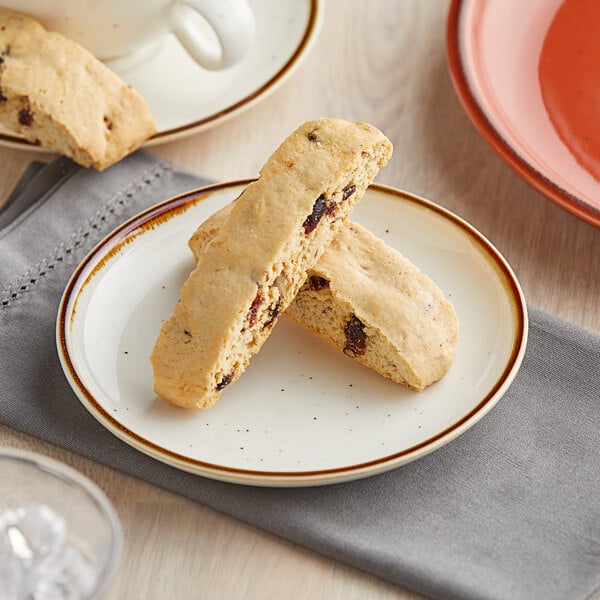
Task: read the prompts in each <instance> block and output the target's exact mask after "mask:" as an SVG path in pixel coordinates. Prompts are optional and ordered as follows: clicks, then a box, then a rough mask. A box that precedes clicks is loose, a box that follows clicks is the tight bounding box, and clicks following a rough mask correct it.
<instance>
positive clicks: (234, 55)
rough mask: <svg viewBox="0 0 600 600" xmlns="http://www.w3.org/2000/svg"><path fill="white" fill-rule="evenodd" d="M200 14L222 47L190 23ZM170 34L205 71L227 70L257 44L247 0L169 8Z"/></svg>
mask: <svg viewBox="0 0 600 600" xmlns="http://www.w3.org/2000/svg"><path fill="white" fill-rule="evenodd" d="M190 9H193V10H195V11H197V12H198V13H199V14H200V15H201V16H202V17H203V18H204V19H205V20H206V21H207V22H208V23H209V24H210V25H211V27H212V28H213V30H214V32H215V34H216V36H217V38H218V40H219V44H216V43H214V42H213V41H211V40H209V39H207V36H206V32H204V31H202V30H201V28H199V27H197V26H196V24H195V23H194V22H193V19H190ZM168 20H169V24H170V26H171V31H172V32H173V33H174V34H175V35H176V36H177V38H178V39H179V41H180V42H181V44H182V45H183V47H184V48H185V49H186V50H187V52H188V53H189V54H190V55H191V56H192V58H194V60H195V61H196V62H197V63H198V64H200V65H202V66H203V67H205V68H206V69H211V70H215V69H224V68H226V67H229V66H231V65H233V64H235V63H237V62H239V61H240V60H241V59H242V58H243V57H244V56H245V55H246V53H247V52H248V50H249V48H250V45H251V44H252V41H253V40H254V29H255V24H254V15H253V13H252V9H251V8H250V6H248V4H247V3H246V0H218V2H216V1H215V0H176V2H174V3H173V4H171V5H170V7H169V11H168Z"/></svg>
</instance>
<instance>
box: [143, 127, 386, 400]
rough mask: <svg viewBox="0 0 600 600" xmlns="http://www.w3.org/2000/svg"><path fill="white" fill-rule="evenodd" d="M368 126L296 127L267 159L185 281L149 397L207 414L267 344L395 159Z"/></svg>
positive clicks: (159, 349)
mask: <svg viewBox="0 0 600 600" xmlns="http://www.w3.org/2000/svg"><path fill="white" fill-rule="evenodd" d="M391 151H392V148H391V144H390V142H389V140H387V138H386V137H385V136H384V135H383V134H382V133H381V132H380V131H379V130H377V129H376V128H374V127H372V126H371V125H368V124H365V123H358V124H354V123H348V122H347V121H342V120H338V119H321V120H318V121H311V122H308V123H305V124H304V125H302V126H301V127H300V128H299V129H297V130H296V131H295V132H294V133H292V134H291V135H290V136H289V137H288V138H287V139H286V140H285V141H284V142H283V144H282V145H281V146H280V147H279V148H278V149H277V150H276V151H275V152H274V153H273V154H272V156H271V157H270V158H269V160H268V161H267V163H266V164H265V165H264V166H263V168H262V169H261V172H260V177H259V178H258V180H257V181H255V182H253V183H251V184H250V185H249V186H248V187H247V188H246V189H245V190H244V192H243V193H242V195H241V196H240V197H239V198H238V199H237V200H236V201H235V203H234V205H233V207H232V209H231V214H230V216H229V218H228V220H227V222H226V223H225V224H224V226H223V227H222V228H221V229H220V231H219V232H218V233H217V235H216V236H215V238H214V239H213V240H212V241H211V243H210V244H208V245H207V246H206V248H205V249H204V252H203V253H202V256H201V257H200V260H199V261H198V264H197V267H196V269H195V270H194V271H193V272H192V273H191V275H190V276H189V278H188V279H187V281H186V282H185V284H184V286H183V288H182V291H181V296H180V300H179V302H178V303H177V305H176V306H175V309H174V312H173V316H172V317H171V318H170V319H169V320H168V321H167V322H166V323H165V324H164V325H163V327H162V330H161V333H160V335H159V338H158V340H157V343H156V345H155V348H154V351H153V354H152V364H153V368H154V381H155V390H156V391H157V393H158V394H159V395H161V396H162V397H164V398H165V399H166V400H168V401H169V402H171V403H173V404H177V405H180V406H186V407H207V406H210V405H212V404H213V403H214V402H215V401H216V400H217V398H218V396H219V393H220V391H221V390H222V389H223V388H224V387H225V386H226V385H229V384H230V383H232V382H233V381H235V380H236V379H237V378H238V377H239V376H240V375H241V374H242V372H243V371H244V369H245V368H246V366H247V364H248V361H249V360H250V357H251V356H252V355H253V354H254V353H256V352H257V351H258V350H259V348H260V347H261V346H262V344H263V343H264V341H265V340H266V339H267V337H268V335H269V333H270V331H271V329H272V327H273V325H274V324H275V322H276V320H277V317H278V315H279V314H280V313H281V312H282V311H283V310H285V309H286V308H287V306H288V305H289V303H290V302H291V301H292V299H293V298H294V296H295V295H296V293H297V292H298V290H299V289H300V287H301V285H302V283H303V282H304V279H305V277H306V270H307V269H309V268H310V267H312V266H313V265H314V264H315V262H316V261H317V260H318V259H319V258H320V256H321V255H322V254H323V251H324V250H325V248H326V247H327V246H328V245H329V244H330V242H331V240H332V239H333V237H334V235H335V234H336V233H337V231H339V229H340V227H341V226H342V223H343V220H344V219H345V218H346V217H347V216H348V214H350V212H351V210H352V208H353V206H354V204H355V203H356V202H357V201H358V200H359V198H360V197H361V196H362V195H363V194H364V192H365V190H366V188H367V187H368V185H369V184H370V183H371V181H372V179H373V177H374V176H375V174H376V173H377V172H378V170H379V168H380V167H382V166H383V165H384V164H385V163H386V162H387V160H388V159H389V157H390V155H391Z"/></svg>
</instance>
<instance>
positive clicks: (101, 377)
mask: <svg viewBox="0 0 600 600" xmlns="http://www.w3.org/2000/svg"><path fill="white" fill-rule="evenodd" d="M247 183H248V182H232V183H225V184H219V185H215V186H210V187H208V188H203V189H202V190H199V191H197V192H193V193H190V194H187V195H184V196H179V197H177V198H174V199H171V200H168V201H166V202H164V203H162V204H160V205H158V206H156V207H154V208H151V209H149V210H147V211H145V212H143V213H142V214H140V215H139V216H137V217H134V218H133V219H131V220H130V221H128V222H127V223H126V224H124V225H123V226H121V227H120V228H118V229H117V230H115V231H114V232H113V233H112V234H110V235H109V236H108V237H107V238H106V239H105V240H104V241H103V242H101V243H100V244H99V245H98V246H97V247H96V249H95V250H93V251H92V252H91V253H90V254H89V255H88V257H87V258H86V259H85V260H84V261H83V262H82V263H81V265H80V266H79V267H78V269H77V270H76V272H75V273H74V275H73V277H72V279H71V281H70V283H69V284H68V286H67V288H66V290H65V293H64V296H63V299H62V302H61V306H60V310H59V315H58V322H57V342H58V350H59V355H60V359H61V362H62V365H63V368H64V370H65V373H66V376H67V378H68V379H69V381H70V383H71V385H72V386H73V389H74V390H75V392H76V394H77V395H78V397H79V398H80V400H81V401H82V402H83V404H84V406H85V407H86V408H87V409H88V410H89V411H90V412H91V413H92V414H93V415H94V416H95V417H96V419H98V420H99V421H100V423H102V424H103V425H104V426H105V427H107V428H108V429H109V430H110V431H111V432H113V433H114V434H115V435H116V436H118V437H119V438H121V439H122V440H124V441H125V442H127V443H128V444H131V445H132V446H133V447H135V448H137V449H139V450H140V451H142V452H144V453H146V454H148V455H150V456H153V457H154V458H156V459H158V460H160V461H163V462H165V463H168V464H170V465H173V466H175V467H178V468H180V469H183V470H186V471H190V472H192V473H197V474H200V475H205V476H208V477H213V478H216V479H221V480H225V481H233V482H237V483H246V484H254V485H273V486H276V485H279V486H295V485H317V484H325V483H333V482H338V481H343V480H348V479H353V478H357V477H363V476H367V475H373V474H375V473H378V472H382V471H385V470H387V469H390V468H393V467H397V466H399V465H401V464H403V463H406V462H408V461H411V460H414V459H416V458H419V457H421V456H423V455H425V454H427V453H428V452H431V451H432V450H435V449H436V448H438V447H440V446H441V445H443V444H445V443H447V442H449V441H450V440H452V439H453V438H455V437H456V436H458V435H459V434H460V433H462V432H464V431H465V430H466V429H467V428H469V427H470V426H471V425H473V424H474V423H475V422H476V421H478V420H479V419H480V418H481V417H482V416H483V415H484V414H485V413H486V412H487V411H488V410H490V409H491V408H492V406H493V405H494V404H495V402H496V401H497V400H498V399H499V398H500V397H501V395H502V394H503V393H504V391H505V390H506V389H507V387H508V385H509V384H510V382H511V381H512V379H513V378H514V376H515V375H516V373H517V370H518V368H519V366H520V364H521V361H522V358H523V354H524V351H525V345H526V339H527V314H526V307H525V302H524V299H523V295H522V292H521V290H520V287H519V284H518V282H517V280H516V278H515V276H514V274H513V273H512V271H511V269H510V267H509V266H508V264H507V263H506V262H505V260H504V259H503V258H502V257H501V256H500V254H499V253H498V251H497V250H496V249H495V248H494V247H493V246H492V245H491V244H490V242H489V241H487V240H486V239H485V238H484V237H483V236H482V235H481V234H480V233H478V232H477V231H476V230H475V229H473V228H472V227H471V226H470V225H468V224H467V223H465V222H464V221H463V220H461V219H460V218H459V217H457V216H455V215H453V214H452V213H450V212H448V211H446V210H445V209H443V208H441V207H439V206H437V205H435V204H433V203H431V202H428V201H426V200H424V199H421V198H417V197H415V196H411V195H410V194H407V193H404V192H401V191H398V190H394V189H391V188H386V187H382V186H373V187H371V188H370V189H369V191H368V192H367V194H366V196H365V197H364V198H363V200H361V202H360V204H359V205H358V207H357V208H356V209H355V211H354V216H353V218H354V219H355V220H356V221H358V222H360V223H362V224H363V225H365V226H366V227H368V228H369V229H370V230H371V231H373V232H374V233H375V234H376V235H378V236H380V237H381V238H382V239H383V240H385V241H386V242H387V243H388V244H389V245H391V246H393V247H396V248H397V249H398V250H400V251H401V252H402V253H403V254H404V255H405V256H406V257H408V258H409V259H410V260H412V261H413V262H414V263H415V264H416V265H417V266H419V267H420V268H421V269H422V270H423V271H424V272H425V273H427V274H428V275H429V276H430V277H432V279H433V280H434V281H436V283H437V284H438V285H439V286H440V287H441V288H442V289H443V290H444V292H445V293H446V295H447V296H448V298H449V299H450V300H451V301H452V302H453V303H454V305H455V307H456V310H457V313H458V317H459V319H460V323H461V338H460V341H459V343H458V348H457V356H456V360H455V362H454V364H453V366H452V367H451V369H450V371H449V372H448V374H447V375H446V377H445V378H444V379H443V380H442V381H440V382H438V383H436V384H434V385H432V386H431V387H429V388H427V389H426V390H425V391H423V392H421V393H416V392H412V391H410V390H408V389H406V388H404V387H402V386H400V385H398V384H395V383H392V382H391V381H389V380H387V379H384V378H383V377H381V376H379V375H377V374H376V373H374V372H372V371H370V370H369V369H367V368H365V367H363V366H361V365H359V364H358V363H355V362H354V361H352V360H351V359H349V358H347V357H346V356H344V355H343V354H342V353H341V352H339V351H337V350H335V349H334V348H333V347H331V346H329V345H328V344H326V343H325V342H323V341H321V340H320V339H319V338H317V337H315V336H314V335H312V334H310V333H309V332H307V331H305V330H304V329H303V328H302V327H300V326H299V325H297V324H295V323H293V322H291V321H289V320H288V319H286V318H285V317H282V318H281V319H280V320H279V322H278V324H277V326H276V327H275V329H274V331H273V334H272V335H271V336H270V338H269V339H268V341H267V342H266V344H265V345H264V346H263V348H262V350H261V351H260V352H259V353H258V354H257V355H256V356H255V357H254V358H253V359H252V361H251V363H250V366H249V368H248V369H247V371H246V372H245V373H244V375H243V376H242V377H241V378H240V380H239V381H237V382H236V383H235V384H234V385H232V386H231V387H229V388H227V389H226V390H224V392H223V393H222V395H221V398H220V400H219V401H218V402H217V404H216V405H215V406H214V407H212V408H210V409H207V410H185V409H181V408H175V407H173V406H170V405H168V404H167V403H166V402H164V401H163V400H161V399H159V398H158V397H157V396H156V395H155V394H154V392H153V389H152V385H153V382H152V369H151V365H150V361H149V356H150V353H151V351H152V347H153V345H154V342H155V340H156V337H157V335H158V331H159V329H160V325H161V322H162V320H163V319H166V318H168V317H169V316H170V314H171V312H172V308H173V305H174V304H175V302H176V301H177V298H178V296H179V290H180V287H181V285H182V283H183V281H184V280H185V278H186V277H187V275H188V273H189V271H190V270H191V269H192V267H193V260H192V257H191V253H190V251H189V250H188V248H187V239H188V238H189V236H190V235H191V233H192V232H193V231H194V229H195V228H196V227H197V226H198V225H199V224H200V223H201V222H202V221H203V220H204V219H205V218H207V217H208V216H209V215H210V214H212V213H213V212H214V211H215V210H217V209H218V208H220V207H221V206H223V205H225V204H226V203H228V202H230V201H231V200H233V199H234V198H236V197H237V196H238V195H239V193H240V192H241V191H242V189H243V187H244V186H245V185H246V184H247Z"/></svg>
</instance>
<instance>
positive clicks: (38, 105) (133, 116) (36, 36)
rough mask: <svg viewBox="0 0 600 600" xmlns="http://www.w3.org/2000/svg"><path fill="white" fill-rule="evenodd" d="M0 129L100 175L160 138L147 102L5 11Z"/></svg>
mask: <svg viewBox="0 0 600 600" xmlns="http://www.w3.org/2000/svg"><path fill="white" fill-rule="evenodd" d="M0 124H2V125H3V126H4V127H6V128H7V129H9V130H11V131H14V132H16V133H19V134H21V135H22V136H23V137H25V139H27V140H28V141H30V142H32V143H34V144H37V145H40V146H44V147H47V148H51V149H52V150H55V151H56V152H58V153H60V154H62V155H64V156H68V157H69V158H71V159H72V160H74V161H75V162H77V163H79V164H80V165H82V166H84V167H94V168H95V169H98V170H103V169H105V168H107V167H108V166H110V165H112V164H113V163H115V162H117V161H119V160H120V159H121V158H123V157H124V156H126V155H127V154H129V153H131V152H133V151H134V150H135V149H136V148H138V147H139V146H140V145H141V144H142V143H143V142H144V141H145V140H147V139H148V138H149V137H151V136H152V135H153V134H154V133H155V132H156V127H155V124H154V121H153V119H152V116H151V115H150V112H149V110H148V107H147V106H146V103H145V101H144V100H143V99H142V97H141V96H140V95H139V94H138V93H137V92H136V91H135V90H134V89H133V88H132V87H131V86H130V85H126V84H125V83H123V81H121V79H120V78H119V77H118V76H117V75H116V74H115V73H113V72H112V71H111V70H110V69H109V68H108V67H106V66H105V65H104V64H103V63H102V62H100V61H99V60H97V59H96V58H95V57H94V56H93V55H92V54H91V53H90V52H88V51H87V50H85V49H84V48H82V47H81V46H80V45H79V44H76V43H75V42H73V41H72V40H70V39H68V38H66V37H65V36H63V35H61V34H59V33H55V32H50V31H46V30H45V29H44V27H43V26H42V25H41V24H40V23H39V22H38V21H36V20H35V19H33V18H31V17H29V16H27V15H24V14H21V13H17V12H13V11H10V10H8V9H5V8H1V7H0Z"/></svg>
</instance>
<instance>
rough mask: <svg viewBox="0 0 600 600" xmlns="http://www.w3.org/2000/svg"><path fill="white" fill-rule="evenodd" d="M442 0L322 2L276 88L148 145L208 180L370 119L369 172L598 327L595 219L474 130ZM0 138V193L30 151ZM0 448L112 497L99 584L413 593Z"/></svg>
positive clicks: (563, 311)
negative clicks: (387, 146)
mask: <svg viewBox="0 0 600 600" xmlns="http://www.w3.org/2000/svg"><path fill="white" fill-rule="evenodd" d="M448 4H449V3H448V1H447V0H427V1H426V2H424V1H423V0H402V2H398V0H377V2H364V1H362V0H328V1H327V6H326V13H325V21H324V24H323V29H322V32H321V35H320V37H319V40H318V41H317V44H316V46H315V48H314V50H313V52H312V54H311V55H310V56H309V57H308V59H307V60H306V62H305V63H304V65H303V66H302V67H301V68H300V70H299V71H298V72H297V73H296V74H295V75H294V77H293V78H292V79H291V80H290V81H288V82H287V83H286V84H285V85H284V86H283V87H281V88H280V89H278V90H276V91H275V92H274V93H273V94H272V95H270V96H269V97H267V98H266V99H264V100H263V101H262V102H260V103H259V104H257V105H255V106H254V107H252V108H250V109H249V110H247V111H246V112H244V113H242V114H240V115H238V116H237V117H235V118H234V119H232V120H230V121H227V122H225V123H223V124H221V125H219V126H217V127H215V128H213V129H211V130H208V131H206V132H204V133H201V134H198V135H195V136H193V137H189V138H187V139H183V140H179V141H176V142H172V143H169V144H165V145H163V146H159V147H155V148H152V149H151V151H152V152H154V153H156V154H159V155H161V156H163V157H165V158H167V159H169V160H171V161H173V162H174V163H176V164H178V165H181V166H184V167H188V168H191V169H194V170H196V171H197V172H200V173H203V174H205V175H208V176H211V177H213V178H215V179H218V180H227V179H238V178H244V177H253V176H255V175H256V174H257V172H258V169H259V167H260V166H261V165H262V163H263V162H264V160H265V159H266V157H267V156H268V155H269V154H270V153H271V151H272V150H273V149H274V148H275V147H276V146H277V145H278V144H279V142H280V141H281V140H282V139H283V138H284V137H285V136H286V135H287V134H288V133H289V132H290V131H291V130H293V129H294V128H295V127H296V126H297V125H299V124H300V123H301V122H303V121H305V120H308V119H311V118H315V117H319V116H335V117H342V118H346V119H350V120H362V121H369V122H371V123H373V124H375V125H377V126H378V127H379V128H381V129H382V130H383V131H385V133H386V134H387V135H388V137H389V138H390V139H391V140H392V141H393V143H394V146H395V151H394V157H393V159H392V161H391V162H390V164H389V165H388V166H387V167H386V168H385V169H384V170H383V171H382V172H381V173H380V175H379V177H378V181H379V182H380V183H385V184H388V185H392V186H395V187H398V188H401V189H405V190H408V191H410V192H412V193H415V194H418V195H421V196H425V197H426V198H429V199H431V200H433V201H435V202H437V203H439V204H441V205H443V206H445V207H447V208H449V209H450V210H452V211H455V212H456V213H458V214H459V215H460V216H462V217H463V218H465V219H466V220H467V221H469V222H471V223H472V224H473V225H474V226H475V227H477V228H478V229H479V230H480V231H481V232H482V233H484V234H485V235H486V236H487V237H488V238H489V239H490V240H491V241H492V242H493V243H494V244H495V245H496V246H497V247H498V248H499V249H500V251H501V252H502V253H503V254H504V256H505V257H506V258H507V259H508V261H509V262H510V263H511V265H512V266H513V268H514V270H515V272H516V274H517V276H518V278H519V279H520V281H521V283H522V286H523V289H524V291H525V295H526V297H527V299H528V302H529V304H531V305H534V306H537V307H539V308H542V309H544V310H546V311H548V312H551V313H554V314H556V315H559V316H561V317H563V318H565V319H568V320H571V321H573V322H575V323H577V324H579V325H581V326H583V327H586V328H588V329H591V330H593V331H596V332H600V276H599V275H600V232H599V231H598V230H597V229H595V228H593V227H591V226H590V225H587V224H585V223H583V222H581V221H579V220H577V219H575V218H574V217H572V216H571V215H569V214H568V213H566V212H565V211H563V210H561V209H560V208H558V207H556V206H555V205H554V204H552V203H551V202H549V201H548V200H546V199H545V198H543V197H542V196H541V195H539V194H538V193H537V192H535V191H534V190H533V189H531V188H530V187H529V186H528V185H526V184H525V183H524V182H523V181H522V180H521V179H520V178H519V177H518V176H517V175H516V174H515V173H513V171H511V170H510V169H509V168H508V167H507V166H506V165H505V164H504V163H503V162H502V161H501V160H500V158H498V157H497V156H496V154H495V153H494V152H493V151H492V150H491V149H490V147H489V146H488V145H487V144H486V143H485V142H484V141H483V139H482V138H481V137H480V136H479V134H478V133H477V132H476V130H475V129H474V127H473V126H472V124H471V123H470V121H469V120H468V118H467V116H466V114H465V112H464V111H463V109H462V107H461V105H460V104H459V101H458V99H457V97H456V95H455V93H454V90H453V88H452V84H451V80H450V77H449V74H448V71H447V66H446V61H445V26H446V14H447V9H448ZM51 158H52V157H51V155H48V154H42V153H35V152H24V151H17V150H11V149H0V203H1V202H3V201H4V200H5V199H6V197H7V196H8V194H9V192H10V190H11V189H12V187H13V186H14V184H15V183H16V181H17V180H18V178H19V176H20V174H21V173H22V172H23V170H24V169H25V167H26V165H27V164H28V162H29V161H31V160H33V159H41V160H46V161H47V160H50V159H51ZM0 435H1V436H2V445H4V446H16V447H21V448H28V449H31V450H36V451H39V452H43V453H46V454H49V455H51V456H53V457H55V458H58V459H59V460H62V461H64V462H66V463H68V464H70V465H72V466H74V467H75V468H77V469H79V470H80V471H82V472H83V473H84V474H86V475H88V476H89V477H90V478H92V479H93V480H94V481H96V482H97V483H98V484H99V485H100V486H101V487H102V488H103V489H104V490H105V491H106V492H107V494H108V495H109V497H110V498H111V499H112V501H113V502H114V503H115V505H116V507H117V510H118V511H119V513H120V516H121V519H122V521H123V525H124V529H125V550H124V556H123V560H122V561H121V565H120V569H119V572H118V574H117V576H116V578H115V580H114V582H113V585H112V586H111V589H110V591H109V594H108V596H107V597H108V598H109V599H110V600H113V599H115V600H116V599H121V598H145V599H162V598H181V599H187V598H249V599H253V598H261V599H269V598H286V597H291V596H290V593H291V592H290V591H293V597H294V598H297V599H300V600H302V599H309V598H310V599H311V600H312V599H318V598H327V599H335V598H344V599H348V600H351V599H357V600H358V599H361V600H365V599H367V600H368V599H375V598H377V599H388V598H390V599H391V598H399V599H403V600H409V599H411V600H416V599H418V598H419V596H416V595H414V594H412V593H410V592H408V591H405V590H402V589H400V588H398V587H396V586H394V585H391V584H389V583H386V582H384V581H381V580H379V579H376V578H374V577H371V576H369V575H366V574H365V573H362V572H360V571H358V570H355V569H352V568H349V567H347V566H345V565H342V564H340V563H337V562H335V561H333V560H330V559H328V558H326V557H323V556H320V555H318V554H315V553H313V552H309V551H306V550H304V549H302V548H300V547H297V546H294V545H292V544H290V543H288V542H285V541H283V540H281V539H278V538H276V537H274V536H272V535H269V534H266V533H264V532H261V531H258V530H256V529H254V528H252V527H249V526H247V525H244V524H241V523H239V522H236V521H235V520H233V519H230V518H228V517H225V516H223V515H220V514H219V513H216V512H214V511H212V510H210V509H208V508H205V507H203V506H200V505H197V504H195V503H192V502H189V501H187V500H185V499H183V498H180V497H178V496H175V495H173V494H170V493H167V492H164V491H162V490H159V489H157V488H154V487H152V486H150V485H148V484H146V483H144V482H142V481H139V480H136V479H134V478H131V477H128V476H125V475H123V474H120V473H118V472H115V471H113V470H111V469H108V468H106V467H102V466H99V465H97V464H95V463H92V462H89V461H87V460H83V459H81V458H80V457H77V456H74V455H72V454H70V453H68V452H66V451H63V450H61V449H58V448H55V447H52V446H49V445H48V444H45V443H43V442H41V441H39V440H36V439H33V438H30V437H28V436H24V435H22V434H20V433H18V432H15V431H13V430H10V429H8V428H6V427H0Z"/></svg>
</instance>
